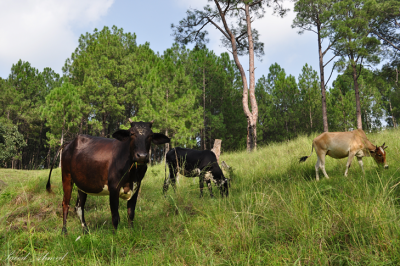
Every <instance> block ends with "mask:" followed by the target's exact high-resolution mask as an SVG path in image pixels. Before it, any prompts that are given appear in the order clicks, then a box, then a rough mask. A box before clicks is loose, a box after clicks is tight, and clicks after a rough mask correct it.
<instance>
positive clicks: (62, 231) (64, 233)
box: [61, 227, 68, 236]
mask: <svg viewBox="0 0 400 266" xmlns="http://www.w3.org/2000/svg"><path fill="white" fill-rule="evenodd" d="M61 234H62V235H65V236H66V235H68V232H67V228H66V227H63V228H62V229H61Z"/></svg>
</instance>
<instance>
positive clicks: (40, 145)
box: [33, 122, 43, 168]
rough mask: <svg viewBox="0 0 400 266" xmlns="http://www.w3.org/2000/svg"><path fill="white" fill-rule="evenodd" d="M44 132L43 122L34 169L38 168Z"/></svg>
mask: <svg viewBox="0 0 400 266" xmlns="http://www.w3.org/2000/svg"><path fill="white" fill-rule="evenodd" d="M42 132H43V122H42V123H41V124H40V133H39V147H38V149H37V152H36V160H35V162H34V166H33V168H36V167H37V166H38V159H39V154H40V147H42Z"/></svg>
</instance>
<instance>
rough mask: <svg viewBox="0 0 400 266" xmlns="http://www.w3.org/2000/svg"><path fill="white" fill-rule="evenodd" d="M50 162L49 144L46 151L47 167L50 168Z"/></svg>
mask: <svg viewBox="0 0 400 266" xmlns="http://www.w3.org/2000/svg"><path fill="white" fill-rule="evenodd" d="M50 162H51V145H49V150H48V152H47V169H49V168H50Z"/></svg>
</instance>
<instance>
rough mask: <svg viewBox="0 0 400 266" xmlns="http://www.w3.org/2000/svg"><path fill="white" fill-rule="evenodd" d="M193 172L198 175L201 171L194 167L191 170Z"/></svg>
mask: <svg viewBox="0 0 400 266" xmlns="http://www.w3.org/2000/svg"><path fill="white" fill-rule="evenodd" d="M193 173H195V174H196V175H197V176H199V175H200V173H201V171H200V168H195V169H194V170H193Z"/></svg>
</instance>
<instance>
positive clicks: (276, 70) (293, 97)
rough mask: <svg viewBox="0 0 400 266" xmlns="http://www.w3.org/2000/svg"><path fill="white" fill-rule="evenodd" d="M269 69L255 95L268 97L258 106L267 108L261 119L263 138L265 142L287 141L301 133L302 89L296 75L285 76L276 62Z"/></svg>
mask: <svg viewBox="0 0 400 266" xmlns="http://www.w3.org/2000/svg"><path fill="white" fill-rule="evenodd" d="M269 71H270V72H269V73H268V77H267V79H265V77H262V78H261V80H259V82H257V85H256V94H257V95H258V97H259V98H260V100H262V99H263V100H265V102H260V103H259V106H260V108H261V110H263V111H267V112H266V113H265V114H263V115H262V116H260V119H259V124H260V129H261V130H260V131H261V135H262V136H263V137H262V139H261V140H260V141H261V142H264V143H267V141H283V140H288V139H291V138H294V137H295V136H297V135H298V134H299V133H301V132H302V131H301V130H302V129H301V128H300V116H299V115H298V114H299V113H298V110H299V107H300V100H301V98H300V90H299V88H298V86H297V82H296V79H295V77H293V76H292V75H289V76H286V73H285V70H284V69H282V68H281V67H280V66H279V65H278V64H277V63H275V64H273V65H271V66H270V68H269ZM268 104H270V105H269V106H268ZM260 113H261V112H260Z"/></svg>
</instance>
